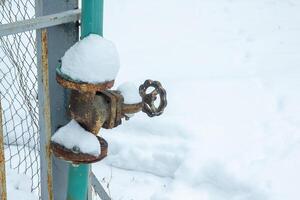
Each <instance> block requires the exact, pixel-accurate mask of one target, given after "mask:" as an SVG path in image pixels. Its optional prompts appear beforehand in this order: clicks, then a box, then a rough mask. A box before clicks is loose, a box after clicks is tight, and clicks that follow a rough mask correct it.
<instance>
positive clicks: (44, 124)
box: [36, 0, 79, 200]
mask: <svg viewBox="0 0 300 200" xmlns="http://www.w3.org/2000/svg"><path fill="white" fill-rule="evenodd" d="M77 8H78V1H77V0H36V16H37V17H41V16H47V15H52V14H53V13H60V12H65V11H69V10H75V9H77ZM64 22H66V21H64ZM49 24H50V23H48V25H49ZM44 36H45V35H44ZM78 37H79V33H78V25H77V24H76V22H74V21H71V22H69V23H65V24H60V25H56V26H53V27H49V28H47V38H46V40H44V42H43V41H42V32H41V31H40V30H38V31H37V58H38V82H39V94H38V95H39V111H40V112H39V115H40V119H39V125H40V141H41V199H43V200H53V199H55V200H64V199H66V194H67V179H68V164H67V163H66V162H63V161H61V160H59V159H56V158H54V157H53V156H51V157H52V159H51V158H50V150H49V137H50V133H49V132H51V134H53V133H54V132H55V131H56V130H57V129H58V128H59V127H60V126H62V125H65V124H66V123H67V122H68V120H69V118H68V116H67V113H66V106H67V96H68V95H67V90H65V89H63V88H62V87H61V86H59V85H58V84H57V83H56V80H55V79H56V67H57V66H58V65H59V60H60V58H61V57H62V56H63V55H64V53H65V51H66V50H67V49H69V48H70V47H71V46H72V45H73V44H74V43H75V42H77V41H78V39H79V38H78ZM44 38H45V37H44ZM45 42H47V44H48V48H47V50H48V66H49V67H48V74H47V73H45V70H43V68H44V67H45V63H44V64H43V60H42V54H43V51H42V47H43V43H45ZM44 47H45V46H44ZM44 47H43V48H44ZM44 53H45V52H44ZM45 80H47V82H48V83H49V84H48V85H47V84H45V83H44V81H45ZM47 90H48V91H47ZM47 93H48V94H47ZM48 96H51V102H49V101H47V100H46V99H45V98H47V97H48ZM47 104H48V105H47ZM46 107H49V110H50V113H51V116H49V115H48V114H47V113H45V112H47V109H46V110H45V108H46ZM49 129H51V130H50V131H49ZM51 168H52V169H53V170H52V174H51ZM51 177H52V179H53V182H52V179H51ZM51 182H52V183H51ZM52 191H53V195H52Z"/></svg>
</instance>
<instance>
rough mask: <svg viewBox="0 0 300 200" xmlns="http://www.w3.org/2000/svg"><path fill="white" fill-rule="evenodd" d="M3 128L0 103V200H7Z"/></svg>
mask: <svg viewBox="0 0 300 200" xmlns="http://www.w3.org/2000/svg"><path fill="white" fill-rule="evenodd" d="M3 142H4V141H3V126H2V106H1V102H0V200H6V199H7V196H6V195H7V193H6V178H5V177H6V174H5V157H4V143H3Z"/></svg>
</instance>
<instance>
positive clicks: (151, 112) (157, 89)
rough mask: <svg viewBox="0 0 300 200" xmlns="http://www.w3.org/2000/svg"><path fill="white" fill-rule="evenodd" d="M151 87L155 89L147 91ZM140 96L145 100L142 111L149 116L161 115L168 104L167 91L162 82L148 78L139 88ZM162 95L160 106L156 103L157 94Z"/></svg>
mask: <svg viewBox="0 0 300 200" xmlns="http://www.w3.org/2000/svg"><path fill="white" fill-rule="evenodd" d="M149 88H154V90H153V91H151V92H150V93H147V90H148V89H149ZM139 92H140V96H141V97H142V101H143V109H142V111H143V112H144V113H146V114H147V115H148V116H149V117H155V116H159V115H161V114H162V113H163V111H164V109H165V107H166V106H167V93H166V90H165V89H164V88H163V87H162V85H161V84H160V82H158V81H152V80H146V81H145V82H144V84H142V85H141V86H140V88H139ZM158 95H159V97H160V102H159V105H158V107H157V106H156V105H155V104H154V102H155V100H156V99H157V96H158Z"/></svg>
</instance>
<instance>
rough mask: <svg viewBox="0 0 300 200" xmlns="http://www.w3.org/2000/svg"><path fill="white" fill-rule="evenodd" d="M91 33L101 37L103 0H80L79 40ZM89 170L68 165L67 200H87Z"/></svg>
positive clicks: (88, 167) (81, 165) (86, 167)
mask: <svg viewBox="0 0 300 200" xmlns="http://www.w3.org/2000/svg"><path fill="white" fill-rule="evenodd" d="M91 33H93V34H98V35H101V36H103V0H82V13H81V39H82V38H84V37H86V36H88V35H89V34H91ZM83 67H84V66H83ZM90 168H91V166H90V165H89V164H80V165H76V166H75V165H72V164H70V165H69V176H68V193H67V200H86V199H87V197H88V189H89V173H90Z"/></svg>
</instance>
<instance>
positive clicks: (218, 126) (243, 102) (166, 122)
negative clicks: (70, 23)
mask: <svg viewBox="0 0 300 200" xmlns="http://www.w3.org/2000/svg"><path fill="white" fill-rule="evenodd" d="M105 3H106V4H105V6H106V7H105V37H106V38H108V39H109V40H112V41H114V42H115V43H116V46H117V48H118V51H119V54H120V62H121V68H120V72H119V74H118V77H117V81H116V87H117V86H118V85H119V84H120V83H122V82H124V81H132V82H135V83H137V84H141V83H143V81H144V80H145V79H148V78H151V79H154V80H160V81H161V83H162V84H163V86H164V87H165V88H166V90H167V92H168V103H169V104H168V107H167V109H166V111H165V113H164V114H163V115H162V116H160V117H156V118H153V119H152V118H151V119H150V118H148V117H147V116H146V115H145V114H144V113H139V114H137V115H135V116H134V117H133V118H132V119H130V120H129V121H128V122H124V123H123V125H122V126H120V127H117V128H116V129H114V130H101V135H102V136H103V137H104V138H105V139H107V141H108V142H109V156H108V157H107V158H106V159H105V160H104V161H102V162H100V163H97V164H94V165H93V171H94V173H95V174H96V175H97V177H98V178H99V179H100V180H101V182H102V183H103V185H104V186H105V187H106V188H108V191H109V193H110V195H111V196H112V197H113V199H114V200H131V199H135V200H179V199H180V200H182V199H189V200H267V199H271V200H295V199H299V198H300V192H299V186H300V172H299V169H300V159H299V154H300V104H299V102H300V93H299V88H300V37H299V35H300V12H299V10H300V2H299V1H297V0H251V1H250V0H249V1H246V0H240V1H237V0H187V1H180V0H164V1H158V0H157V1H147V0H111V1H106V2H105Z"/></svg>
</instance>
